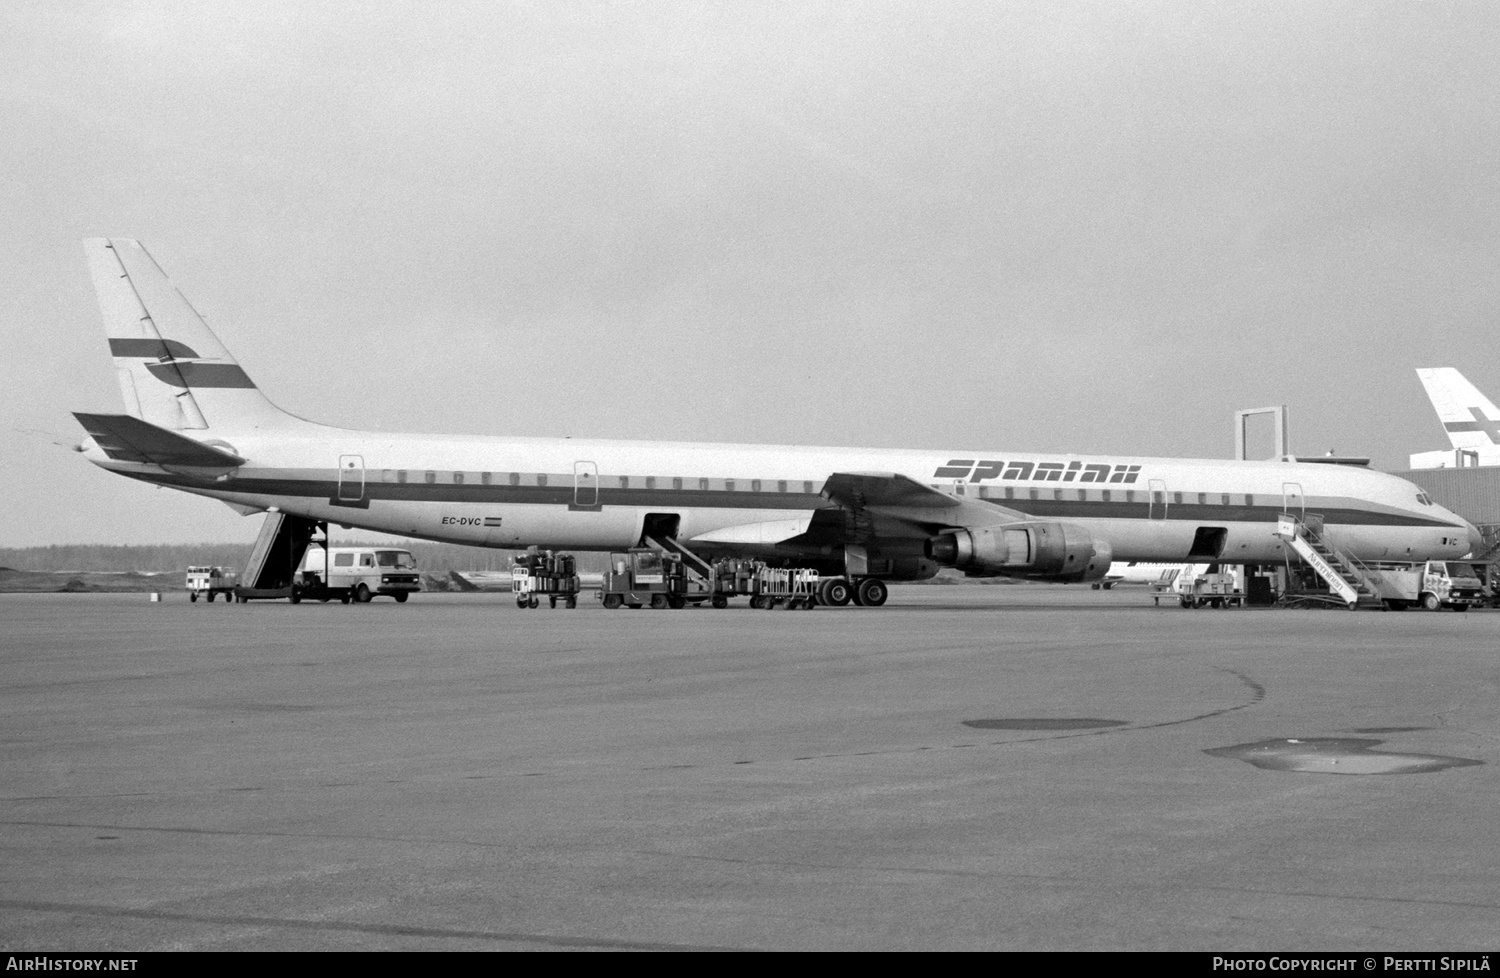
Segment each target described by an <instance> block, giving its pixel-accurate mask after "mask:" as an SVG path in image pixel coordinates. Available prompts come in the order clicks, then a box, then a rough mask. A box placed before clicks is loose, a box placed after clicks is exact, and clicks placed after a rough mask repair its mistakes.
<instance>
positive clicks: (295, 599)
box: [287, 587, 302, 604]
mask: <svg viewBox="0 0 1500 978" xmlns="http://www.w3.org/2000/svg"><path fill="white" fill-rule="evenodd" d="M287 600H289V601H291V602H292V604H301V603H302V592H300V591H298V590H297V589H296V588H295V587H294V588H292V593H291V594H290V595H289V596H288V598H287Z"/></svg>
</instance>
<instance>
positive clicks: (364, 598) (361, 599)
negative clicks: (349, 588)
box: [354, 584, 375, 604]
mask: <svg viewBox="0 0 1500 978" xmlns="http://www.w3.org/2000/svg"><path fill="white" fill-rule="evenodd" d="M354 600H355V602H356V603H357V604H369V603H370V602H371V601H374V600H375V595H373V594H371V593H370V589H369V588H367V587H365V586H364V585H363V584H361V585H360V586H359V587H357V588H355V589H354Z"/></svg>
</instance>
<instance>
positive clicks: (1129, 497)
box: [1125, 489, 1135, 503]
mask: <svg viewBox="0 0 1500 978" xmlns="http://www.w3.org/2000/svg"><path fill="white" fill-rule="evenodd" d="M1125 501H1126V502H1127V503H1133V502H1135V490H1134V489H1126V490H1125Z"/></svg>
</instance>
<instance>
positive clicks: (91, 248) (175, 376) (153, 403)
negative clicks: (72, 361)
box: [84, 238, 305, 431]
mask: <svg viewBox="0 0 1500 978" xmlns="http://www.w3.org/2000/svg"><path fill="white" fill-rule="evenodd" d="M84 251H85V252H86V253H87V254H88V260H89V272H90V273H91V274H92V276H93V279H94V291H95V293H96V294H97V296H98V299H99V311H100V313H101V314H102V315H103V317H104V331H105V334H106V335H107V336H108V337H109V351H110V355H111V356H113V357H114V361H115V374H116V377H117V379H118V381H119V384H120V393H121V395H122V396H123V397H124V398H125V410H126V412H127V413H129V414H130V415H131V416H132V417H136V418H139V419H141V420H142V421H146V422H148V423H150V424H153V425H156V426H158V427H161V428H167V429H170V430H174V431H191V430H201V429H206V428H226V427H228V428H235V429H251V430H254V429H262V428H284V427H288V426H293V425H300V424H304V423H305V422H303V421H302V420H301V419H299V418H296V417H294V416H293V415H290V414H287V413H286V412H285V411H282V410H281V409H280V408H278V407H277V406H276V405H274V404H272V403H271V402H270V400H268V399H267V398H266V396H265V395H264V394H262V393H261V392H260V389H259V388H257V387H256V386H255V383H254V382H253V381H252V380H251V379H250V377H249V376H248V375H247V374H246V373H245V371H244V370H243V369H242V368H241V367H240V365H239V364H238V363H236V362H235V359H234V357H233V356H231V355H230V353H229V351H228V350H226V349H225V348H224V345H223V344H222V343H220V342H219V338H218V337H217V336H215V335H214V333H213V330H211V329H209V328H208V324H207V323H205V322H204V321H203V317H202V316H199V315H198V313H197V311H196V310H194V309H193V307H192V306H191V305H190V304H189V303H188V301H187V299H185V298H183V296H182V293H181V292H178V291H177V289H176V288H174V287H173V286H172V283H171V282H170V281H168V280H167V276H166V274H165V273H164V272H163V271H162V270H161V268H160V266H158V265H157V264H156V262H155V261H154V260H153V259H152V258H151V256H150V255H149V254H148V253H147V252H146V249H145V248H142V247H141V245H140V243H139V242H137V241H132V240H130V239H128V238H90V239H88V240H86V241H85V242H84Z"/></svg>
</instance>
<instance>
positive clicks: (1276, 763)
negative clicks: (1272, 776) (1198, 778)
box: [1203, 737, 1484, 774]
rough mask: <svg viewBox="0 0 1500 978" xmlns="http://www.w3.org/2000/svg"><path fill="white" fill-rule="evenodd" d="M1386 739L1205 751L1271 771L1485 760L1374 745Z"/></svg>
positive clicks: (1348, 770) (1394, 768)
mask: <svg viewBox="0 0 1500 978" xmlns="http://www.w3.org/2000/svg"><path fill="white" fill-rule="evenodd" d="M1383 743H1385V741H1383V740H1367V739H1365V738H1362V737H1303V738H1298V739H1290V740H1261V741H1257V742H1256V743H1253V744H1240V745H1238V746H1235V747H1215V748H1213V749H1211V750H1206V751H1204V752H1203V753H1205V754H1211V755H1213V756H1214V757H1230V758H1234V759H1235V760H1238V761H1248V762H1249V763H1251V764H1254V765H1255V766H1256V767H1259V768H1265V769H1266V770H1268V771H1296V772H1298V773H1301V774H1425V773H1427V772H1428V771H1442V770H1445V769H1447V768H1450V767H1468V766H1470V765H1473V764H1483V763H1484V762H1483V761H1476V760H1473V759H1471V758H1467V757H1444V756H1443V755H1441V754H1398V753H1395V752H1394V751H1378V750H1373V749H1372V748H1374V747H1377V746H1379V745H1380V744H1383Z"/></svg>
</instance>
